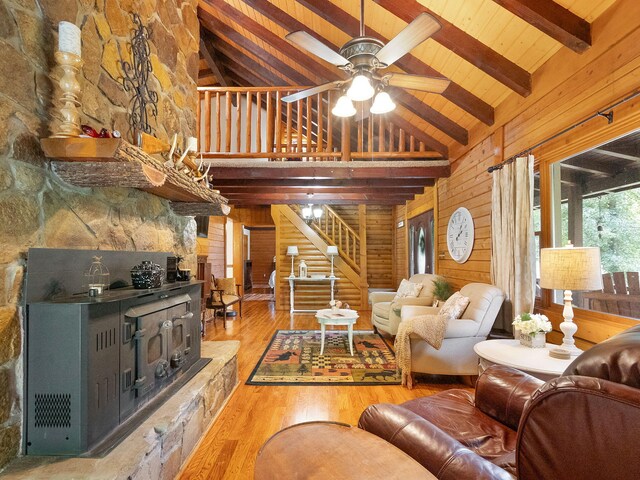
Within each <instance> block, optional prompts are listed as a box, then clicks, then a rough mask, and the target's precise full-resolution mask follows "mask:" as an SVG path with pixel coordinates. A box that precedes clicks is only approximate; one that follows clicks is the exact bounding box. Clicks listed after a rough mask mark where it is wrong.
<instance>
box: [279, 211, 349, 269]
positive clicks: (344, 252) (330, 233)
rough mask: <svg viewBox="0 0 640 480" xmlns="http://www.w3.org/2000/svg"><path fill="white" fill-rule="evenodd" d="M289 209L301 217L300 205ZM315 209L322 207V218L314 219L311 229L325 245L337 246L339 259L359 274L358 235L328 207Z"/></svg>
mask: <svg viewBox="0 0 640 480" xmlns="http://www.w3.org/2000/svg"><path fill="white" fill-rule="evenodd" d="M291 207H292V208H293V209H294V211H295V212H297V213H298V214H299V215H301V216H302V214H301V212H302V208H301V206H300V205H292V206H291ZM316 207H322V216H321V217H320V218H319V219H314V220H313V221H312V222H311V223H310V225H311V227H312V228H313V229H314V230H315V231H316V232H317V233H318V234H319V235H320V236H321V237H322V238H323V239H324V240H325V241H326V242H327V243H329V244H330V245H335V246H337V247H338V252H339V253H340V258H342V260H344V261H345V262H347V263H348V264H349V266H350V267H351V268H353V269H354V270H355V271H356V272H357V273H360V235H358V233H357V232H356V231H355V230H354V229H353V228H351V227H350V226H349V225H348V224H347V222H345V221H344V220H343V219H342V217H341V216H340V215H339V214H338V213H337V212H336V211H335V210H333V209H332V208H331V207H329V206H328V205H316Z"/></svg>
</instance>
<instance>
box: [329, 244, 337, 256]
mask: <svg viewBox="0 0 640 480" xmlns="http://www.w3.org/2000/svg"><path fill="white" fill-rule="evenodd" d="M327 255H330V256H331V255H338V247H336V246H335V245H329V246H328V247H327Z"/></svg>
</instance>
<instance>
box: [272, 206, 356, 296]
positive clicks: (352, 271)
mask: <svg viewBox="0 0 640 480" xmlns="http://www.w3.org/2000/svg"><path fill="white" fill-rule="evenodd" d="M361 208H364V207H361ZM271 209H272V210H271V212H272V216H273V218H274V222H275V224H276V238H280V234H279V231H278V230H279V228H280V227H281V226H283V225H281V222H287V223H286V225H289V228H291V225H292V226H293V228H294V229H295V230H297V231H298V235H300V234H301V235H302V236H303V237H304V238H305V239H306V241H308V242H309V243H308V244H307V248H312V249H313V251H314V252H315V255H316V256H323V257H324V258H326V259H327V260H328V261H330V257H328V256H327V254H326V252H327V247H328V246H330V245H333V246H336V247H338V252H339V255H338V256H336V257H335V258H334V268H335V275H336V276H337V277H339V279H340V280H338V283H337V285H338V290H339V292H341V293H340V294H338V295H337V298H338V299H339V300H346V301H348V302H349V303H350V305H351V306H352V307H363V308H366V306H367V302H368V285H367V268H366V262H367V260H366V238H365V239H364V240H363V238H362V236H363V235H362V233H363V232H357V231H356V229H355V228H353V227H352V226H350V225H349V224H348V223H347V222H346V221H345V220H344V219H343V218H342V217H341V216H340V215H339V214H338V213H337V212H336V211H335V210H333V209H332V208H331V207H329V206H327V205H323V206H322V209H323V214H322V217H321V218H320V219H318V220H315V221H312V222H310V223H307V222H306V221H305V220H304V219H303V218H302V209H301V207H300V206H299V205H292V206H287V205H273V206H272V207H271ZM363 212H364V211H363ZM358 228H359V229H360V228H362V226H361V225H360V226H359V227H358ZM364 236H365V237H366V235H364ZM279 251H286V247H279ZM281 262H287V263H289V262H290V258H288V257H286V258H285V257H281ZM287 263H282V265H287ZM320 263H323V262H320ZM289 265H290V263H289ZM325 265H326V264H325ZM279 270H280V271H279V272H278V284H279V285H283V286H285V288H286V287H287V284H286V277H287V276H288V269H286V270H287V271H286V272H285V268H284V267H281V268H280V269H279ZM347 292H349V293H347ZM282 298H284V297H282ZM318 308H322V305H319V306H318Z"/></svg>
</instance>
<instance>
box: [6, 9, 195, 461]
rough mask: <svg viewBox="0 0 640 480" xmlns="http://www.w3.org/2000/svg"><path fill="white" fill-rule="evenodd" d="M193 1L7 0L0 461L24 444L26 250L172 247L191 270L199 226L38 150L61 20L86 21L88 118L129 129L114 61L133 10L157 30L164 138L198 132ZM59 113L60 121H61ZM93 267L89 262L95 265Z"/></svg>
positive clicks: (159, 129) (155, 81) (155, 56)
mask: <svg viewBox="0 0 640 480" xmlns="http://www.w3.org/2000/svg"><path fill="white" fill-rule="evenodd" d="M196 8H197V0H188V1H181V0H0V52H2V53H1V57H2V58H1V60H0V468H2V466H3V465H5V464H6V463H7V462H8V461H9V460H10V459H11V458H13V457H15V456H16V455H18V454H19V452H20V450H21V435H22V419H23V411H22V391H23V379H22V375H23V372H22V352H23V342H22V338H23V333H22V328H23V316H24V304H23V299H22V294H23V289H24V281H23V278H24V269H25V266H26V255H27V251H28V249H29V247H56V248H79V249H84V248H92V249H93V248H97V249H111V250H139V251H174V252H176V253H178V254H181V255H184V256H185V257H186V259H187V263H188V267H190V268H192V269H194V270H195V263H196V225H195V222H194V220H193V219H192V218H190V217H180V216H177V215H175V214H173V213H172V211H171V209H170V208H169V205H168V203H167V201H165V200H163V199H160V198H157V197H155V196H153V195H151V194H147V193H143V192H140V191H137V190H133V189H124V188H122V189H118V188H102V189H99V188H96V189H88V188H76V187H72V186H70V185H67V184H64V183H63V182H61V181H60V180H59V179H58V178H57V177H55V175H53V174H52V173H51V171H50V168H49V165H48V162H47V160H46V159H45V158H44V156H43V154H42V151H41V149H40V147H39V138H40V137H44V136H48V135H49V134H50V133H51V131H50V125H51V122H52V118H55V113H54V111H53V107H54V106H55V105H56V96H57V93H56V92H57V90H56V83H55V80H56V78H57V76H58V71H57V70H56V69H55V63H54V56H53V54H54V50H55V46H56V45H57V25H58V22H59V21H61V20H67V21H71V22H74V23H75V24H76V25H78V26H79V27H80V28H81V29H82V53H83V59H84V68H83V78H82V79H81V83H82V86H83V98H82V100H83V105H82V112H83V116H82V117H83V118H82V121H83V123H88V124H90V125H92V126H93V127H94V128H96V129H98V130H99V129H100V128H102V127H106V128H108V129H117V130H119V131H121V132H122V134H123V136H124V137H125V138H128V139H130V138H129V137H130V134H129V133H128V120H127V110H128V106H129V94H127V93H126V92H125V91H124V89H123V87H122V82H121V70H120V68H119V63H118V61H119V60H120V58H121V55H122V56H123V57H124V59H128V58H129V55H130V54H129V53H128V50H127V44H128V41H129V38H130V32H131V28H132V27H133V23H132V20H131V16H130V13H131V12H137V13H138V14H139V15H140V17H141V19H142V22H143V24H145V25H147V26H148V27H149V28H150V29H151V37H150V43H151V50H152V56H151V61H152V64H153V77H152V79H151V85H152V87H153V89H154V90H155V91H157V92H158V94H159V97H160V98H159V102H158V118H157V122H153V121H152V127H154V128H155V134H156V136H158V137H160V138H163V139H168V138H170V137H171V136H172V135H173V133H174V132H175V133H179V134H180V137H181V138H182V137H186V136H190V135H194V134H195V124H196V121H195V108H196V99H197V91H196V80H197V72H198V38H199V25H198V19H197V15H196ZM54 121H55V120H54ZM87 267H88V265H87Z"/></svg>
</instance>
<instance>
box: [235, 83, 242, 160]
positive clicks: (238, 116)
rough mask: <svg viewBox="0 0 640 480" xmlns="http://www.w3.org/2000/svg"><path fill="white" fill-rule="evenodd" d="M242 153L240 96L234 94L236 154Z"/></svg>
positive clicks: (239, 94) (238, 93)
mask: <svg viewBox="0 0 640 480" xmlns="http://www.w3.org/2000/svg"><path fill="white" fill-rule="evenodd" d="M241 151H242V94H241V93H240V92H237V93H236V152H241Z"/></svg>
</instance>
